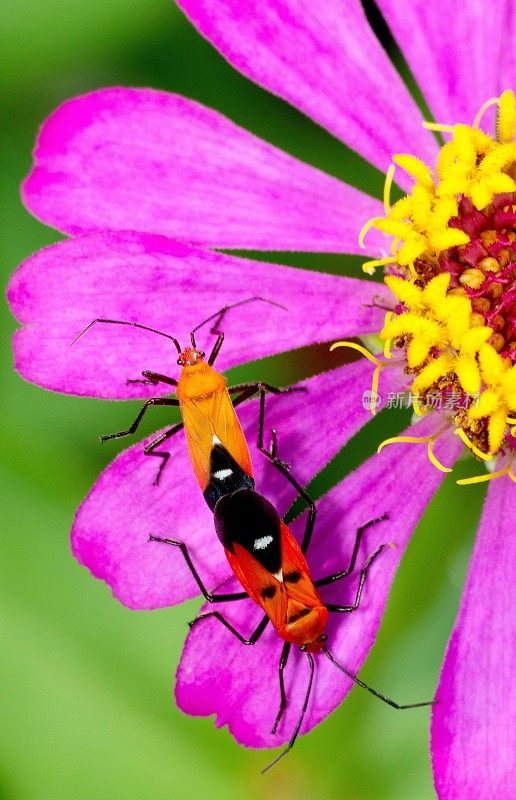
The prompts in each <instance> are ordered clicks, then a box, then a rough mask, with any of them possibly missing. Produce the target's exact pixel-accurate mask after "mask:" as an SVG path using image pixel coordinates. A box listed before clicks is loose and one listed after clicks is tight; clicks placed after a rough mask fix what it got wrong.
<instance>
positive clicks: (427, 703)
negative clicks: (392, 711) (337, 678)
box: [323, 647, 437, 711]
mask: <svg viewBox="0 0 516 800" xmlns="http://www.w3.org/2000/svg"><path fill="white" fill-rule="evenodd" d="M323 652H324V654H325V655H326V656H328V658H329V659H330V661H331V663H332V664H334V665H335V666H336V667H337V669H340V671H341V672H343V673H344V675H347V676H348V678H350V679H351V680H352V681H353V683H356V684H357V686H361V687H362V689H367V691H368V692H371V694H374V696H375V697H378V698H379V699H380V700H383V702H384V703H387V705H389V706H392V708H397V709H398V710H399V711H402V710H403V709H405V708H421V707H422V706H432V705H434V703H435V702H437V701H434V700H426V701H425V702H424V703H407V704H404V705H402V704H400V703H397V702H396V701H395V700H391V698H390V697H386V695H384V694H382V693H381V692H377V691H376V689H373V688H372V686H368V685H367V683H364V681H361V680H360V678H357V676H356V675H353V673H352V672H350V671H349V670H347V669H346V667H343V666H342V664H339V663H338V661H335V659H334V657H333V655H332V654H331V653H330V651H329V650H328V648H327V647H325V648H323Z"/></svg>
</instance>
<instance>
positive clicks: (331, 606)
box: [325, 544, 389, 612]
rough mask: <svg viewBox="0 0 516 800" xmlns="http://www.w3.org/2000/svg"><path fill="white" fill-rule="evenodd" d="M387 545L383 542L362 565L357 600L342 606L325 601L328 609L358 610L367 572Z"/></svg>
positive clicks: (338, 610)
mask: <svg viewBox="0 0 516 800" xmlns="http://www.w3.org/2000/svg"><path fill="white" fill-rule="evenodd" d="M386 547H389V545H388V544H381V545H380V547H377V548H376V550H375V551H374V553H372V554H371V555H370V556H369V558H368V559H367V561H366V562H365V564H364V566H363V567H362V570H361V572H360V581H359V583H358V589H357V593H356V595H355V600H354V602H353V603H352V605H347V606H341V605H335V604H334V603H325V606H326V608H327V609H328V611H336V612H351V611H356V610H357V608H358V607H359V605H360V601H361V599H362V591H363V588H364V584H365V582H366V578H367V573H368V572H369V569H370V567H371V564H372V563H373V561H375V560H376V559H377V558H378V556H379V555H380V553H381V552H382V551H383V550H385V548H386Z"/></svg>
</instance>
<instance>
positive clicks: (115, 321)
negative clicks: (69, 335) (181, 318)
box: [70, 319, 181, 354]
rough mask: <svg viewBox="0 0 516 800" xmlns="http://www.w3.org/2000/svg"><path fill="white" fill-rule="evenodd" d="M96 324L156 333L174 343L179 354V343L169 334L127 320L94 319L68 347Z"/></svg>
mask: <svg viewBox="0 0 516 800" xmlns="http://www.w3.org/2000/svg"><path fill="white" fill-rule="evenodd" d="M96 322H103V323H108V324H110V325H132V327H133V328H141V329H142V330H144V331H150V332H151V333H157V334H159V336H164V337H165V338H166V339H170V340H171V341H172V342H174V344H175V346H176V349H177V352H178V353H179V354H180V353H181V346H180V344H179V342H178V341H177V339H176V338H175V336H171V335H170V334H169V333H164V332H163V331H158V330H157V328H149V326H148V325H142V324H141V322H128V321H127V320H123V319H94V320H92V321H91V322H90V323H89V325H86V327H85V328H83V330H82V331H81V332H80V333H78V334H77V336H76V337H75V339H74V340H73V341H72V342H70V347H71V346H72V345H73V344H75V342H76V341H77V339H80V338H81V336H83V335H84V334H85V333H87V331H89V329H90V328H92V327H93V325H95V323H96Z"/></svg>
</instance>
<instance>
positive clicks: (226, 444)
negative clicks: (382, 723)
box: [80, 298, 428, 769]
mask: <svg viewBox="0 0 516 800" xmlns="http://www.w3.org/2000/svg"><path fill="white" fill-rule="evenodd" d="M261 299H262V298H249V299H247V300H244V301H241V302H240V303H238V304H236V305H242V304H243V303H247V302H251V301H254V300H261ZM229 308H232V307H228V308H225V309H222V310H221V311H219V312H217V314H214V315H212V316H211V317H209V318H208V319H207V320H205V321H204V322H203V323H201V324H200V325H198V326H197V327H196V328H195V329H194V330H193V331H192V333H191V335H190V338H191V347H188V348H186V349H184V350H182V349H181V347H180V345H179V343H178V341H177V339H175V338H174V337H172V336H170V335H169V334H165V333H162V332H161V331H156V330H155V329H152V328H148V327H147V326H145V325H141V324H139V323H130V322H124V321H118V320H95V322H106V323H112V324H129V325H135V326H136V327H139V328H143V329H146V330H152V331H154V332H155V333H158V334H160V335H163V336H166V337H167V338H169V339H171V340H172V341H173V342H174V344H175V346H176V348H177V351H178V356H179V358H178V364H180V365H181V366H182V372H181V377H180V380H179V382H177V381H175V380H174V379H173V378H169V377H168V376H165V375H161V374H158V373H155V372H148V371H146V372H144V373H143V375H144V378H143V382H145V383H150V384H153V385H155V384H157V383H159V382H162V383H165V384H168V385H173V386H175V387H177V400H176V399H169V398H152V399H151V400H148V401H147V402H146V403H145V405H144V406H143V407H142V409H141V411H140V413H139V414H138V416H137V418H136V419H135V421H134V422H133V424H132V426H131V427H130V428H129V429H128V430H127V431H121V432H119V433H116V434H112V435H111V436H109V437H103V439H107V438H113V437H119V436H125V435H128V434H130V433H133V432H134V431H135V430H136V429H137V427H138V425H139V423H140V421H141V419H142V417H143V415H144V414H145V412H146V410H147V409H148V408H149V407H150V406H151V405H180V407H181V411H182V415H183V422H182V423H180V424H178V425H176V426H174V427H172V428H170V429H169V430H168V431H166V432H165V433H164V434H162V435H161V436H159V437H158V438H157V439H155V440H154V441H152V442H151V443H150V444H149V445H147V447H146V448H145V452H146V454H147V455H156V456H159V457H161V459H162V464H161V466H160V469H159V472H158V475H157V480H159V477H160V476H161V473H162V470H163V468H164V466H165V464H166V463H167V460H168V458H169V454H168V453H163V452H156V448H157V447H158V446H159V445H160V444H162V443H163V442H164V441H165V440H166V439H168V438H170V437H171V436H173V435H174V434H175V433H176V432H177V431H178V430H179V429H180V428H181V427H182V426H183V425H184V427H185V433H186V438H187V443H188V448H189V452H190V457H191V461H192V466H193V469H194V472H195V475H196V477H197V480H198V482H199V484H200V487H201V490H202V491H203V494H204V497H205V499H206V502H207V503H208V505H209V506H210V508H211V509H212V510H213V512H214V521H215V530H216V533H217V536H218V538H219V540H220V541H221V543H222V545H223V547H224V551H225V554H226V557H227V560H228V563H229V565H230V567H231V569H232V571H233V573H234V574H235V575H236V577H237V579H238V580H239V582H240V584H241V586H242V588H243V590H244V591H243V592H238V593H233V594H212V593H211V592H209V591H208V589H207V588H206V587H205V586H204V583H203V581H202V579H201V577H200V575H199V573H198V571H197V568H196V566H195V564H194V562H193V560H192V557H191V555H190V553H189V550H188V547H187V545H186V544H185V543H184V542H180V541H177V540H175V539H168V538H164V537H160V536H155V535H153V536H151V537H150V539H151V540H152V541H155V542H160V543H165V544H169V545H171V546H174V547H176V548H178V549H180V550H181V552H182V555H183V557H184V559H185V561H186V564H187V565H188V567H189V569H190V571H191V573H192V575H193V577H194V579H195V581H196V582H197V585H198V587H199V589H200V591H201V592H202V594H203V595H204V597H205V598H206V599H207V600H208V601H209V602H210V603H214V604H223V603H229V602H233V601H238V600H241V599H244V598H248V597H250V598H251V599H252V600H254V601H255V603H257V604H258V605H259V606H260V607H261V608H262V609H263V611H264V612H265V615H264V617H263V618H262V620H261V621H260V623H259V625H258V626H257V628H256V629H255V630H254V632H253V633H252V634H251V635H250V636H249V637H248V638H246V637H245V636H243V635H242V634H241V633H240V632H239V631H238V630H236V628H235V627H234V626H233V625H232V624H231V623H230V622H229V621H228V620H227V619H226V617H225V616H224V615H223V614H221V613H219V612H218V611H213V612H208V613H204V614H201V615H200V616H198V617H197V618H196V619H195V620H194V621H193V622H192V623H191V625H197V624H198V623H199V622H200V621H201V620H207V619H210V618H213V619H214V620H217V622H218V623H221V624H222V625H224V626H225V628H226V629H227V630H228V632H230V633H231V634H232V635H233V636H235V637H236V638H237V639H238V640H239V641H240V642H241V643H242V644H243V645H247V646H250V645H254V644H255V643H256V642H257V641H258V640H259V638H260V636H261V634H262V633H263V631H264V630H265V628H266V627H267V625H268V623H269V622H271V623H272V625H273V626H274V628H275V629H276V631H277V632H278V634H279V636H280V637H281V639H282V640H283V641H284V645H283V649H282V652H281V657H280V660H279V665H278V679H279V693H280V703H279V709H278V712H277V714H276V717H275V719H274V721H273V724H272V732H273V733H276V731H277V730H278V728H279V726H280V723H281V720H282V717H283V715H284V712H285V709H286V707H287V703H288V698H287V693H286V691H285V682H284V671H285V668H286V666H287V660H288V657H289V653H290V651H291V647H292V645H293V644H294V645H297V646H298V647H299V648H300V650H301V651H303V652H305V653H306V656H307V659H308V663H309V670H310V671H309V681H308V684H307V687H306V691H305V695H304V700H303V704H302V708H301V710H300V713H299V717H298V721H297V723H296V725H295V727H294V730H293V732H292V734H291V736H290V740H289V742H288V744H287V747H286V748H285V749H284V750H283V751H282V752H281V753H280V755H279V756H278V757H277V758H276V759H275V760H274V761H273V762H272V763H271V764H269V765H268V767H266V769H269V768H270V767H271V766H273V764H275V763H277V761H278V760H279V759H280V758H282V757H283V756H284V755H285V754H286V753H287V752H288V751H289V750H290V749H291V747H292V746H293V744H294V742H295V740H296V738H297V735H298V733H299V730H300V728H301V725H302V722H303V719H304V716H305V712H306V710H307V708H308V704H309V700H310V696H311V692H312V686H313V681H314V674H315V662H314V658H313V654H317V653H321V652H322V653H324V655H325V656H326V657H327V658H328V659H329V660H330V661H331V662H332V663H333V664H334V666H335V667H336V668H338V669H339V670H341V671H342V672H343V673H344V674H345V675H347V676H348V677H349V678H350V679H351V680H353V681H354V682H355V683H357V684H358V685H360V686H362V687H363V688H365V689H367V690H368V691H370V692H372V693H373V694H374V695H376V696H377V697H379V698H380V699H381V700H383V701H384V702H386V703H388V704H389V705H391V706H393V707H395V708H412V707H417V706H423V705H428V703H415V704H410V705H405V706H402V705H399V704H398V703H395V702H394V701H393V700H390V699H389V698H387V697H386V696H384V695H383V694H381V693H380V692H377V691H376V690H375V689H372V688H371V687H369V686H367V685H366V684H365V683H364V682H363V681H361V680H360V679H359V678H357V676H356V675H354V674H352V673H351V672H349V671H348V670H347V669H346V668H345V667H344V666H343V665H342V664H340V663H338V662H337V660H336V659H335V657H334V656H333V654H332V653H331V651H330V650H329V648H328V646H327V644H326V643H327V640H328V635H327V634H326V627H327V623H328V617H329V613H330V612H335V613H351V612H354V611H356V610H357V609H358V608H359V605H360V600H361V597H362V592H363V588H364V584H365V581H366V577H367V574H368V571H369V569H370V567H371V565H372V563H373V562H374V561H375V559H376V558H377V557H378V556H379V555H380V553H381V552H382V550H383V549H384V548H385V546H386V545H380V546H379V547H377V548H376V550H375V551H374V552H373V553H372V554H371V555H370V556H369V558H368V559H367V560H366V562H365V563H364V565H363V567H362V569H361V572H360V578H359V582H358V587H357V589H356V594H355V597H354V600H353V602H352V603H349V604H346V605H336V604H333V603H325V602H323V600H322V599H321V597H320V595H319V592H318V588H319V587H323V586H325V585H328V584H334V583H336V582H337V581H339V580H342V579H343V578H345V577H346V576H348V575H351V574H352V573H353V572H354V570H355V566H356V561H357V557H358V552H359V548H360V543H361V539H362V536H363V533H364V531H365V530H366V529H367V528H369V527H370V526H372V525H374V524H376V523H381V521H382V520H383V519H385V516H384V517H380V518H378V519H375V520H371V521H369V522H367V523H366V524H365V525H363V526H361V527H360V528H359V529H358V531H357V533H356V536H355V542H354V546H353V550H352V553H351V558H350V560H349V563H348V564H347V566H346V567H345V568H344V569H342V570H340V571H338V572H334V573H332V574H330V575H327V576H325V577H323V578H320V579H318V580H316V581H313V580H312V577H311V574H310V569H309V566H308V563H307V560H306V553H307V550H308V547H309V544H310V541H311V538H312V534H313V531H314V524H315V519H316V511H317V510H316V506H315V503H314V502H313V500H312V499H311V498H310V497H309V495H308V494H307V493H306V491H305V490H304V489H303V488H302V487H301V486H300V485H299V483H298V482H297V481H296V480H295V478H294V477H293V476H292V475H291V473H290V470H289V467H288V465H287V464H285V462H283V461H281V460H280V459H279V458H278V457H277V453H276V451H277V439H276V433H275V432H274V431H273V436H272V443H271V446H270V448H269V449H266V448H265V447H264V444H263V438H264V429H265V394H266V391H267V390H269V391H273V392H277V393H280V392H281V391H282V390H279V389H277V388H275V387H272V386H269V385H267V384H256V383H255V384H242V385H239V386H237V387H230V388H229V390H228V389H226V384H225V379H224V378H223V376H222V375H220V374H219V373H218V372H216V371H215V370H214V369H213V363H214V361H215V358H216V357H217V355H218V353H219V351H220V348H221V346H222V342H223V337H224V335H223V333H221V332H220V331H218V324H220V321H221V319H222V318H223V316H224V314H225V313H226V311H228V310H229ZM214 319H216V320H217V323H218V324H216V325H215V326H214V329H212V332H216V333H218V338H217V340H216V343H215V345H214V347H213V350H212V352H211V354H210V356H209V358H208V359H207V361H205V355H204V353H203V352H202V351H200V350H199V349H198V348H197V345H196V341H195V333H196V332H197V331H198V330H199V328H200V327H202V325H204V324H206V323H207V322H210V321H212V320H214ZM92 324H93V323H90V326H88V328H89V327H91V325H92ZM85 330H87V329H85ZM83 332H84V331H83ZM80 335H81V334H80ZM139 380H141V379H139ZM228 391H229V392H233V393H236V394H237V397H236V400H235V403H234V405H237V404H238V403H240V402H243V401H244V400H245V399H248V398H249V397H251V396H252V395H253V394H255V393H256V392H259V394H260V413H259V422H258V441H257V447H258V449H259V450H260V451H261V453H263V455H264V456H265V457H266V458H267V459H268V460H269V461H270V462H271V463H272V464H273V466H274V467H275V468H276V469H277V470H279V472H281V473H282V475H283V476H284V477H285V478H286V480H288V481H289V482H290V484H291V485H292V486H293V487H294V488H295V489H296V491H297V492H298V494H299V496H300V497H301V498H303V500H304V501H305V502H306V504H307V506H308V515H307V520H306V526H305V531H304V535H303V538H302V542H301V545H299V544H298V543H297V541H296V539H295V538H294V536H293V534H292V533H291V531H290V530H289V528H288V527H287V526H286V525H285V523H284V522H283V521H282V520H281V519H280V517H279V515H278V513H277V512H276V510H275V508H274V506H273V505H272V504H271V503H270V502H269V501H268V500H267V499H266V498H265V497H264V496H263V495H261V494H259V493H258V492H256V491H255V490H254V479H253V471H252V466H251V459H250V455H249V450H248V447H247V443H246V441H245V438H244V435H243V433H242V430H241V427H240V424H239V422H238V419H237V417H236V413H235V411H234V406H233V405H232V404H231V400H230V397H229V394H228Z"/></svg>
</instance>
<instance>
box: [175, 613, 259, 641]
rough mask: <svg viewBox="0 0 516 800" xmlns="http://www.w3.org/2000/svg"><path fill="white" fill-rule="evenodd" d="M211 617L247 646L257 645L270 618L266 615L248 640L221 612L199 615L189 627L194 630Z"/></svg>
mask: <svg viewBox="0 0 516 800" xmlns="http://www.w3.org/2000/svg"><path fill="white" fill-rule="evenodd" d="M210 617H213V618H214V619H217V620H218V621H219V622H220V623H221V624H222V625H224V627H225V628H227V629H228V631H230V632H231V633H232V634H233V636H236V638H237V639H238V641H239V642H241V643H242V644H246V645H253V644H256V642H257V641H258V639H259V638H260V636H261V635H262V633H263V632H264V630H265V628H266V627H267V624H268V622H269V617H268V616H267V615H265V616H264V617H263V618H262V619H261V620H260V623H259V625H258V627H257V628H256V629H255V630H254V631H253V632H252V634H251V635H250V636H249V638H248V639H246V638H245V637H244V636H242V634H241V633H240V632H239V631H237V629H236V628H234V627H233V625H232V624H231V622H228V620H227V619H226V617H224V616H223V615H222V614H221V613H220V612H219V611H207V612H206V613H205V614H199V616H198V617H196V618H195V619H193V620H192V621H191V622H189V623H188V625H189V626H190V628H193V626H194V625H198V624H199V622H201V620H203V619H209V618H210Z"/></svg>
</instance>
